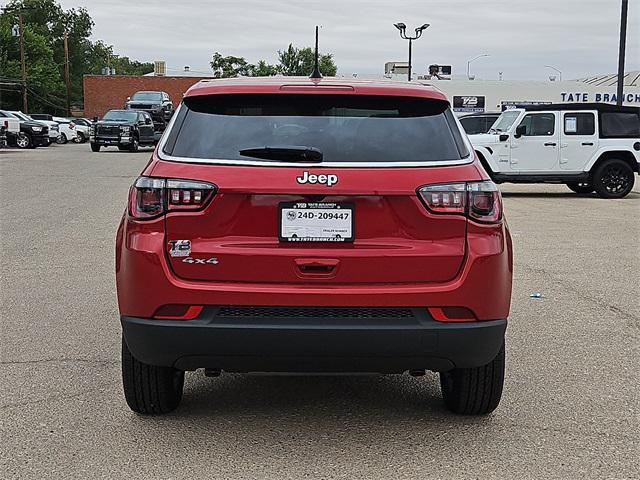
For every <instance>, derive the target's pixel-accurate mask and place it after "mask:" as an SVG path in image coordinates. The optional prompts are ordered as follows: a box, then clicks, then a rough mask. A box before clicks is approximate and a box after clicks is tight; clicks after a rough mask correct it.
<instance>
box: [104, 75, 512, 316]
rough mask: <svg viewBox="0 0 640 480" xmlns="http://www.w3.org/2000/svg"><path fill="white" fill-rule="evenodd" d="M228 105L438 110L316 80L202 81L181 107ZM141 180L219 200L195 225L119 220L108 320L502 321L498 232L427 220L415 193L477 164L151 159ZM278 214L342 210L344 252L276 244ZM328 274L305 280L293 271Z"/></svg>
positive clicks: (507, 271)
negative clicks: (461, 315) (348, 210)
mask: <svg viewBox="0 0 640 480" xmlns="http://www.w3.org/2000/svg"><path fill="white" fill-rule="evenodd" d="M230 93H261V94H265V93H296V94H297V93H309V94H322V93H330V94H334V95H335V94H340V93H344V94H348V95H354V94H356V95H358V94H363V95H386V96H389V95H398V96H413V97H422V98H431V99H434V100H446V97H445V96H444V95H443V94H442V93H441V92H439V91H438V90H436V89H434V88H430V87H425V86H417V85H409V84H402V83H394V82H368V81H349V82H346V81H340V79H323V80H321V81H320V82H318V81H312V80H309V79H306V78H305V79H295V78H293V79H292V78H276V79H268V80H265V79H259V80H254V79H229V80H216V81H204V82H201V83H199V84H197V85H196V86H194V87H192V88H191V89H190V90H189V91H188V92H187V94H186V96H195V95H218V94H230ZM305 171H307V172H309V173H310V174H334V175H337V176H338V178H339V181H338V182H337V183H336V184H335V185H333V186H331V187H328V186H327V185H322V184H304V185H301V184H299V183H298V182H296V177H298V176H300V175H302V173H303V172H305ZM143 175H145V176H152V177H159V178H175V179H186V180H197V181H205V182H209V183H213V184H215V185H216V186H217V187H218V190H217V192H216V195H215V196H214V198H213V200H212V201H211V203H210V204H209V205H208V206H207V207H206V208H204V209H203V210H202V211H198V212H171V213H168V214H166V215H164V216H162V217H159V218H156V219H154V220H150V221H137V220H134V219H132V218H130V217H128V216H127V215H126V213H125V215H124V216H123V219H122V223H121V224H120V227H119V229H118V234H117V240H116V280H117V290H118V302H119V308H120V313H121V315H123V316H129V317H141V318H151V317H152V316H153V314H154V312H155V311H157V309H158V308H159V307H160V306H162V305H168V304H185V305H205V306H206V305H270V306H362V307H366V306H371V307H375V306H389V307H391V306H398V307H425V308H427V307H429V306H432V307H447V306H451V307H464V308H467V309H469V310H471V311H472V312H473V314H474V315H475V317H476V318H477V319H478V320H480V321H482V320H493V319H506V318H507V317H508V314H509V307H510V300H511V278H512V268H513V265H512V249H511V238H510V235H509V231H508V227H507V224H506V221H505V220H502V221H500V222H499V223H496V224H479V223H475V222H473V221H471V220H469V219H467V217H465V216H463V215H452V214H449V215H439V214H434V213H431V212H429V211H428V210H427V208H426V207H425V206H424V205H423V203H422V201H421V200H420V198H419V196H418V194H417V193H416V190H417V189H418V188H419V187H420V186H423V185H427V184H439V183H453V182H469V181H471V182H473V181H482V180H486V179H487V175H486V173H485V172H484V170H483V169H482V168H481V166H480V165H479V163H478V161H477V159H476V160H475V161H474V162H473V163H469V164H465V165H458V166H425V167H395V168H390V167H389V168H387V167H383V168H379V167H376V168H367V167H358V168H343V167H341V168H330V167H322V166H317V167H316V166H314V167H279V166H268V165H265V166H223V165H214V164H207V163H204V162H203V163H186V162H170V161H164V160H160V159H159V158H158V157H157V156H156V155H155V154H154V157H153V158H152V160H151V162H150V163H149V164H148V165H147V167H146V168H145V170H144V172H143ZM290 201H327V202H349V203H353V204H354V205H355V241H354V242H353V243H340V244H318V243H309V244H286V243H281V242H279V241H278V235H277V228H278V204H279V203H280V202H290ZM170 240H190V241H191V255H192V256H193V257H194V258H210V257H216V258H217V259H218V260H219V262H218V263H217V264H215V265H193V264H186V263H184V262H182V259H181V258H171V257H170V256H169V254H168V242H169V241H170ZM306 264H320V265H328V266H329V267H330V270H328V271H327V273H326V274H317V273H316V274H305V272H304V271H303V269H302V268H301V265H302V266H304V265H306Z"/></svg>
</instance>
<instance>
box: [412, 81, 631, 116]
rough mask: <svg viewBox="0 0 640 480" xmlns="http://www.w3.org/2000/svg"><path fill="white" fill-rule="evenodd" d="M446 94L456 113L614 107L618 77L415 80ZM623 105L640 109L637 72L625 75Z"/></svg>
mask: <svg viewBox="0 0 640 480" xmlns="http://www.w3.org/2000/svg"><path fill="white" fill-rule="evenodd" d="M417 81H418V82H422V83H427V84H429V85H434V86H435V87H437V88H439V89H440V90H442V91H443V92H444V93H446V94H447V96H448V97H449V99H450V100H451V103H452V105H453V107H454V110H455V111H456V112H457V113H468V112H481V111H493V112H499V111H502V110H505V109H508V108H513V107H516V106H524V105H530V104H546V103H564V102H569V103H591V102H597V103H616V100H617V98H616V89H617V83H618V80H617V76H616V75H601V76H597V77H589V78H584V79H581V80H570V81H555V80H554V81H547V82H541V81H515V80H514V81H508V80H468V79H463V80H457V79H451V80H446V79H433V78H432V79H428V80H427V79H418V80H417ZM623 92H624V95H623V103H624V104H625V105H632V106H637V107H640V71H636V72H628V73H627V74H626V75H625V82H624V88H623Z"/></svg>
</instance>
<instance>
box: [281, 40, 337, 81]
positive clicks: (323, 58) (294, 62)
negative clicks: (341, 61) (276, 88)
mask: <svg viewBox="0 0 640 480" xmlns="http://www.w3.org/2000/svg"><path fill="white" fill-rule="evenodd" d="M278 60H279V62H280V64H279V65H278V69H279V72H280V73H281V74H282V75H297V76H305V75H311V73H312V72H313V67H314V63H315V53H314V50H313V49H312V48H311V47H305V48H297V47H294V46H293V45H292V44H289V47H288V48H287V49H286V50H278ZM318 66H319V68H320V73H322V75H325V76H327V77H334V76H335V75H336V73H338V67H337V66H336V64H335V62H334V61H333V54H330V53H328V54H320V55H319V61H318Z"/></svg>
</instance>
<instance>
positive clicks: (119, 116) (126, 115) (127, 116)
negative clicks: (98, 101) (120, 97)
mask: <svg viewBox="0 0 640 480" xmlns="http://www.w3.org/2000/svg"><path fill="white" fill-rule="evenodd" d="M102 119H103V120H111V121H113V122H135V121H136V120H137V119H138V112H132V111H130V110H111V111H109V112H107V113H105V115H104V117H102Z"/></svg>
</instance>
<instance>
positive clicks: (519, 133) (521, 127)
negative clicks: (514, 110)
mask: <svg viewBox="0 0 640 480" xmlns="http://www.w3.org/2000/svg"><path fill="white" fill-rule="evenodd" d="M525 133H527V126H526V125H518V126H517V127H516V134H515V135H514V137H515V138H520V137H521V136H523V135H524V134H525Z"/></svg>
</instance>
